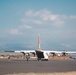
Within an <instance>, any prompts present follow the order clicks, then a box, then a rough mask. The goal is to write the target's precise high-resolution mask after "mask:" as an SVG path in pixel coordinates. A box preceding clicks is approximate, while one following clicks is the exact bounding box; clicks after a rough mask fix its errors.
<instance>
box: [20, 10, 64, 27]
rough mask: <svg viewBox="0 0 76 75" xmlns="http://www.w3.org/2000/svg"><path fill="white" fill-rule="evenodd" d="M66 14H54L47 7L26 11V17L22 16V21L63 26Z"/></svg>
mask: <svg viewBox="0 0 76 75" xmlns="http://www.w3.org/2000/svg"><path fill="white" fill-rule="evenodd" d="M64 17H65V16H63V15H58V14H54V13H52V12H51V11H49V10H47V9H42V10H39V11H33V10H28V11H27V12H25V18H22V19H21V20H22V23H28V22H31V23H34V24H46V23H47V24H48V22H49V23H51V25H54V26H55V25H58V26H60V25H61V26H62V25H63V24H64V23H65V22H64V20H63V18H64Z"/></svg>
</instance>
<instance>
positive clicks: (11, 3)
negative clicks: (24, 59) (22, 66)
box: [0, 0, 76, 50]
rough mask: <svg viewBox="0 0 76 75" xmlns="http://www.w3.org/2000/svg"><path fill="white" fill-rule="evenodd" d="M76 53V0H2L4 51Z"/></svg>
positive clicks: (0, 19)
mask: <svg viewBox="0 0 76 75" xmlns="http://www.w3.org/2000/svg"><path fill="white" fill-rule="evenodd" d="M39 34H40V39H41V49H49V50H76V0H0V50H22V49H37V48H38V35H39Z"/></svg>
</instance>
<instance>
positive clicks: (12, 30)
mask: <svg viewBox="0 0 76 75" xmlns="http://www.w3.org/2000/svg"><path fill="white" fill-rule="evenodd" d="M9 34H11V35H21V34H22V32H20V31H19V30H18V29H11V30H10V31H9Z"/></svg>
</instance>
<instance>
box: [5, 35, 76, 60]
mask: <svg viewBox="0 0 76 75" xmlns="http://www.w3.org/2000/svg"><path fill="white" fill-rule="evenodd" d="M5 52H15V53H22V54H23V56H24V58H25V56H26V57H27V56H30V55H31V54H33V55H34V56H35V55H37V60H38V61H39V60H49V56H50V54H52V55H53V56H55V55H57V56H61V55H62V56H66V55H67V54H71V53H72V54H73V53H75V54H76V52H75V51H55V50H42V49H41V47H40V35H38V49H37V50H17V51H5Z"/></svg>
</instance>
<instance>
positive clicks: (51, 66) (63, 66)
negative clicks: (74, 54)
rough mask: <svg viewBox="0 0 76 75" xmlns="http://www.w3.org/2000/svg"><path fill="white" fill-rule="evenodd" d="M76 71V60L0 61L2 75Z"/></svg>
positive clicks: (0, 74) (0, 73)
mask: <svg viewBox="0 0 76 75" xmlns="http://www.w3.org/2000/svg"><path fill="white" fill-rule="evenodd" d="M69 71H76V60H49V61H37V60H29V61H26V60H22V59H12V60H11V61H8V59H0V75H4V74H12V73H31V72H32V73H51V72H69Z"/></svg>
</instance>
